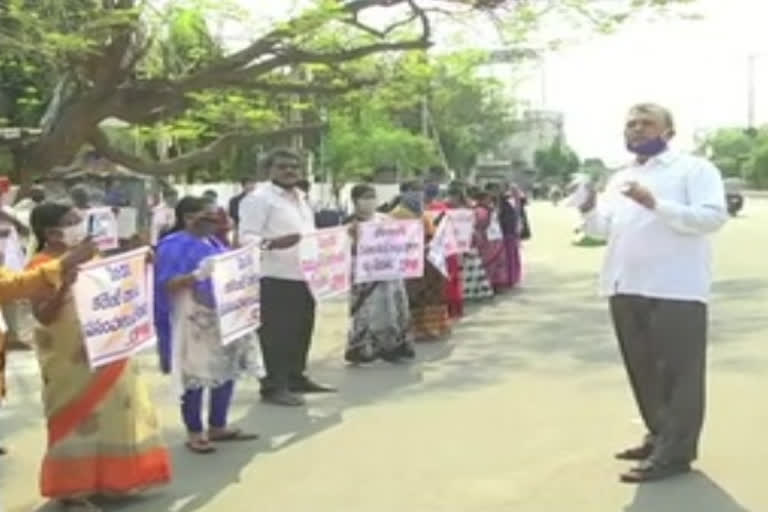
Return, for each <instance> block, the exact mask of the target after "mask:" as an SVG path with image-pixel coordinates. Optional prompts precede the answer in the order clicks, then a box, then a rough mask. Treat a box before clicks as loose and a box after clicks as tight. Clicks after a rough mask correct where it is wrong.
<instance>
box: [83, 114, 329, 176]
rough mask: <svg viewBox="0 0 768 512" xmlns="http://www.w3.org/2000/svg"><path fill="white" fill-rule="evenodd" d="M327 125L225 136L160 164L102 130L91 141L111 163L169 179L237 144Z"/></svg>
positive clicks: (303, 131) (305, 131) (314, 129)
mask: <svg viewBox="0 0 768 512" xmlns="http://www.w3.org/2000/svg"><path fill="white" fill-rule="evenodd" d="M326 127H327V125H326V124H325V123H315V124H306V125H300V126H287V127H284V128H278V129H276V130H271V131H266V132H255V133H242V132H235V133H228V134H225V135H222V136H221V137H219V138H218V139H216V140H215V141H213V142H211V143H210V144H208V145H207V146H205V147H202V148H200V149H196V150H194V151H190V152H189V153H185V154H183V155H181V156H178V157H176V158H172V159H170V160H165V161H161V162H151V161H146V160H144V159H142V158H139V157H137V156H135V155H132V154H130V153H126V152H125V151H122V150H120V149H118V148H115V147H113V146H112V145H111V144H110V143H109V140H108V139H107V136H106V134H105V133H104V132H103V131H101V130H99V131H97V132H96V133H95V134H94V135H93V136H92V137H91V138H90V140H89V142H90V143H91V144H92V145H93V147H94V149H95V150H96V151H97V152H98V153H99V154H100V155H101V156H103V157H105V158H107V159H108V160H111V161H112V162H114V163H116V164H119V165H122V166H125V167H127V168H129V169H131V170H132V171H135V172H138V173H140V174H146V175H149V176H169V175H172V174H178V173H180V172H184V171H186V170H187V169H190V168H192V167H196V166H199V165H204V164H207V163H209V162H212V161H214V160H216V159H218V158H219V157H221V155H223V154H225V153H226V152H227V151H229V150H230V148H232V147H233V146H234V145H236V144H240V143H243V142H246V141H248V142H251V141H259V140H264V139H270V138H273V137H282V136H286V135H295V134H300V133H308V132H312V131H317V130H321V129H324V128H326Z"/></svg>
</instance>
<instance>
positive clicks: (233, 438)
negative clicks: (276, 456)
mask: <svg viewBox="0 0 768 512" xmlns="http://www.w3.org/2000/svg"><path fill="white" fill-rule="evenodd" d="M208 439H209V440H210V441H212V442H214V443H227V442H243V441H256V440H257V439H259V434H246V433H245V432H243V431H241V430H240V429H239V428H236V429H232V430H223V431H220V432H213V431H209V432H208Z"/></svg>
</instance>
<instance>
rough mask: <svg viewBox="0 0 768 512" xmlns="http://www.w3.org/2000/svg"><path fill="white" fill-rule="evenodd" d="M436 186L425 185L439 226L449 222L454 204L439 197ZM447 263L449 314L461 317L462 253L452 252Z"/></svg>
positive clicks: (462, 297)
mask: <svg viewBox="0 0 768 512" xmlns="http://www.w3.org/2000/svg"><path fill="white" fill-rule="evenodd" d="M435 187H437V185H433V184H427V185H425V187H424V195H425V197H426V199H427V201H428V203H427V211H430V212H432V219H433V220H434V223H435V227H439V225H440V223H442V222H447V219H446V218H445V217H446V215H447V213H448V210H450V209H451V208H452V206H451V204H450V203H449V202H447V201H440V200H439V199H437V195H438V192H439V189H436V188H435ZM445 264H446V268H447V270H448V279H447V281H446V283H445V288H444V290H443V295H444V296H445V302H446V304H447V305H448V315H449V316H450V317H451V318H453V319H457V318H461V317H462V316H463V315H464V279H463V278H462V275H461V259H460V255H458V254H452V255H450V256H446V258H445Z"/></svg>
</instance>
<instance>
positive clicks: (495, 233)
mask: <svg viewBox="0 0 768 512" xmlns="http://www.w3.org/2000/svg"><path fill="white" fill-rule="evenodd" d="M485 233H486V236H487V237H488V240H490V241H491V242H493V241H496V240H501V239H503V238H504V233H502V231H501V224H500V223H499V219H498V217H496V212H495V211H492V212H491V222H490V224H488V228H487V229H486V230H485Z"/></svg>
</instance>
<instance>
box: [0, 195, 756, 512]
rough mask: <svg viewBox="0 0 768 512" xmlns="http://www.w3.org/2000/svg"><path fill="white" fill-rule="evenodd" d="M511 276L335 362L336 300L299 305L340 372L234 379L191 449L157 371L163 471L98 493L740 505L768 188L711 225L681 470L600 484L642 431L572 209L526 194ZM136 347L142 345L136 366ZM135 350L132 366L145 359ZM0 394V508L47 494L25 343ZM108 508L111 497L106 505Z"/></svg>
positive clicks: (253, 502)
mask: <svg viewBox="0 0 768 512" xmlns="http://www.w3.org/2000/svg"><path fill="white" fill-rule="evenodd" d="M531 217H532V222H533V229H534V240H533V241H531V242H530V243H528V244H527V246H526V248H525V254H524V258H525V260H526V262H527V268H526V277H525V283H524V286H523V287H522V288H521V289H520V290H519V291H518V292H516V293H514V294H512V295H510V296H507V297H504V298H502V299H499V300H496V301H495V302H494V303H493V304H488V305H486V306H484V307H481V308H475V309H473V310H472V311H471V312H470V314H469V315H468V316H467V318H466V319H465V320H464V321H463V322H462V323H461V324H460V325H459V326H457V328H456V329H455V334H454V336H453V337H452V339H451V340H450V341H448V342H444V343H434V344H431V345H422V346H420V350H419V360H418V361H417V362H416V363H414V364H411V365H404V366H396V367H395V366H389V365H386V364H381V365H375V366H373V367H371V368H347V367H346V366H345V365H344V364H343V363H342V361H341V350H342V346H343V341H344V332H345V318H344V307H343V304H330V305H326V306H324V307H323V309H322V314H321V315H319V317H318V318H319V326H318V333H317V337H316V342H315V348H314V350H313V364H312V369H313V374H314V376H316V377H317V378H318V379H319V380H321V381H324V382H330V383H333V384H335V385H338V387H339V388H340V389H341V392H340V393H339V394H338V395H336V396H326V397H313V398H312V399H311V401H310V405H309V406H308V407H307V408H306V409H282V408H275V407H271V406H267V405H262V404H260V403H259V402H258V400H257V386H256V385H255V383H252V382H251V383H245V384H243V385H240V386H239V388H238V390H237V403H236V406H235V409H234V411H233V418H234V420H236V422H237V423H238V424H239V425H240V426H242V427H243V428H246V429H248V430H257V431H259V432H261V433H262V434H263V436H264V439H263V440H262V441H260V442H256V443H254V444H248V445H243V444H240V445H230V446H222V447H221V449H220V451H219V452H218V453H217V454H215V455H213V456H208V457H201V456H195V455H192V454H189V453H187V452H186V451H185V450H184V449H183V447H182V440H183V431H182V429H181V426H180V420H179V418H178V413H177V409H176V407H175V405H174V403H173V401H172V400H170V399H169V398H168V392H167V390H168V387H167V384H166V383H165V382H164V381H163V379H161V378H160V377H159V376H156V375H153V377H152V379H151V382H152V385H153V388H154V389H155V393H156V395H157V397H158V399H157V402H158V406H159V407H160V409H161V412H162V416H163V418H164V423H165V425H166V431H167V438H168V442H169V443H170V446H171V447H172V450H173V454H174V461H175V481H174V483H173V485H172V486H170V487H169V488H167V489H164V490H162V491H159V492H155V493H153V494H151V495H149V496H146V497H143V498H141V499H137V500H133V501H130V502H127V503H122V504H117V505H114V506H107V507H105V509H106V510H116V511H121V512H144V511H146V512H150V511H151V512H165V511H172V512H192V511H200V512H203V511H205V512H213V511H217V512H218V511H221V512H225V511H226V512H238V511H243V512H246V511H247V512H250V511H253V510H262V511H266V512H272V511H275V512H277V511H280V512H316V511H322V512H346V511H350V512H392V511H403V512H566V511H567V512H618V511H626V512H688V511H690V512H742V511H755V512H759V511H765V510H768V486H766V485H765V476H764V475H765V461H766V460H768V444H767V443H765V442H763V439H764V433H765V430H766V428H768V403H767V402H766V400H765V396H766V394H765V390H766V389H768V373H767V372H766V371H765V370H766V368H768V350H766V347H765V345H764V343H766V339H765V337H766V327H768V311H766V309H768V306H766V304H768V267H767V266H766V254H768V228H767V226H768V202H761V201H755V202H753V203H751V204H748V205H747V209H746V211H745V213H744V215H743V216H742V217H741V218H738V219H735V220H733V221H732V222H731V223H730V224H729V225H728V226H727V227H726V229H725V230H724V231H723V233H722V234H721V235H719V236H718V238H717V241H716V244H717V251H716V252H717V265H716V267H717V272H716V273H717V284H716V287H715V293H714V298H713V304H712V333H711V355H710V374H709V407H708V419H707V423H706V430H705V432H704V437H703V446H702V458H701V460H700V461H699V462H698V464H697V467H698V468H699V471H698V472H696V473H694V474H692V475H690V476H686V477H682V478H678V479H675V480H672V481H669V482H664V483H660V484H651V485H644V486H641V487H635V486H627V485H623V484H620V483H618V481H617V475H618V473H619V472H620V471H621V470H623V469H624V468H625V467H626V465H625V464H623V463H619V462H617V461H614V460H613V459H612V453H613V452H614V451H615V450H617V449H619V448H623V447H625V446H626V445H627V444H629V443H634V442H635V441H638V440H639V438H640V435H641V434H642V433H643V432H642V428H641V425H640V423H639V420H638V418H637V414H636V411H635V408H634V404H633V402H632V400H631V398H630V395H629V390H628V386H627V383H626V380H625V376H624V373H623V369H622V367H621V365H620V362H619V359H618V353H617V350H616V347H615V343H614V340H613V338H612V335H611V330H610V325H609V324H608V323H607V314H606V308H605V305H604V303H603V302H602V301H601V300H599V299H597V298H596V297H595V293H594V290H595V272H596V270H597V268H598V262H599V259H600V253H601V249H586V248H575V247H571V246H570V245H569V240H570V238H571V229H572V227H573V221H574V218H573V215H572V213H571V212H568V211H566V210H562V209H555V208H553V207H551V206H549V205H545V204H539V205H536V206H535V207H534V208H533V210H532V212H531ZM151 362H152V358H149V361H148V363H147V365H148V367H150V368H151V366H152V365H151ZM148 369H149V368H148ZM11 373H12V375H11V380H10V388H11V389H10V393H11V398H10V402H9V403H8V404H6V406H5V407H4V408H2V409H0V425H1V427H0V428H2V431H1V432H2V437H3V439H2V441H3V444H4V445H6V446H8V447H9V448H10V449H11V450H12V451H11V454H10V456H8V457H5V458H3V459H2V460H0V464H1V465H2V469H1V470H0V471H1V473H0V493H1V494H0V496H1V497H2V501H3V503H4V504H5V510H6V511H11V512H15V511H31V510H44V511H45V510H55V508H54V507H51V506H50V505H45V504H44V501H43V500H41V499H40V498H39V497H38V493H37V487H36V486H37V470H38V465H39V459H40V456H41V453H42V447H43V446H44V434H43V433H44V430H43V423H42V419H41V418H42V415H41V412H40V406H39V402H38V393H39V389H38V384H37V375H36V369H35V366H34V362H33V361H32V359H31V358H30V355H29V354H19V353H13V354H12V355H11ZM110 507H111V508H110Z"/></svg>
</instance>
